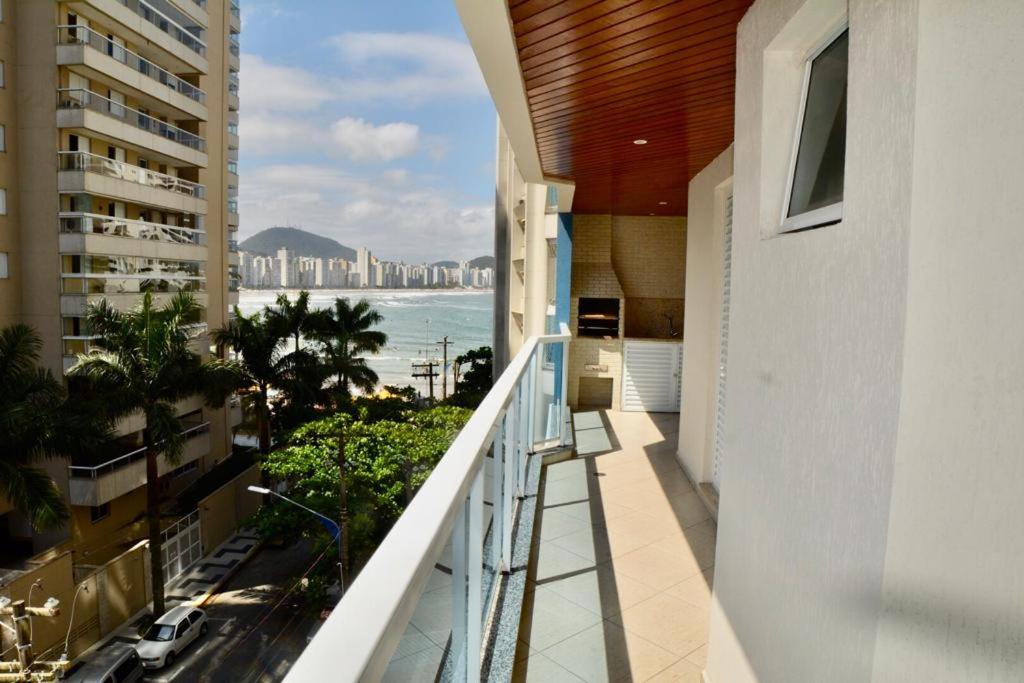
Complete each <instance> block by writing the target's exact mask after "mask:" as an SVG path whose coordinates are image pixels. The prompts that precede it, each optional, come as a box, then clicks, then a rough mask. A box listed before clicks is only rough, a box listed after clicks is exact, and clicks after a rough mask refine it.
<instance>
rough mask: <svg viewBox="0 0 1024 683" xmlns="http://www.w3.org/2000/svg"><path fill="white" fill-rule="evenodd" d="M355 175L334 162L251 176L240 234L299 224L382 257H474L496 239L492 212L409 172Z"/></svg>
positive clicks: (242, 200)
mask: <svg viewBox="0 0 1024 683" xmlns="http://www.w3.org/2000/svg"><path fill="white" fill-rule="evenodd" d="M394 179H395V175H394V173H393V172H392V171H385V172H383V173H382V174H381V175H380V177H355V176H352V175H349V174H346V173H344V172H341V171H339V170H337V169H335V168H332V167H329V166H319V165H308V164H281V165H272V166H265V167H262V168H258V169H255V170H254V171H252V172H250V173H248V174H246V176H245V182H244V183H242V184H241V187H240V188H239V191H240V195H239V205H240V210H241V214H242V215H241V220H242V226H243V233H244V235H243V236H247V235H251V234H253V233H255V232H257V231H259V230H262V229H264V228H268V227H271V226H274V225H295V226H298V227H301V228H303V229H305V230H309V231H311V232H315V233H317V234H320V235H325V236H327V237H332V238H334V239H336V240H338V241H339V242H341V243H342V244H346V245H348V246H350V247H360V246H367V247H369V248H370V249H372V250H373V251H374V252H375V253H377V254H379V255H380V257H381V258H385V259H393V260H400V259H401V260H406V261H409V262H421V261H436V260H439V259H443V258H472V257H475V256H479V255H481V254H489V253H491V252H492V251H493V248H494V245H493V242H494V210H493V208H492V207H490V206H473V205H461V204H460V202H459V201H457V200H456V199H453V198H452V197H450V196H448V195H446V194H445V193H444V192H442V191H438V190H436V189H435V188H432V187H426V186H416V185H415V182H414V181H415V179H414V178H410V177H409V176H408V174H406V173H402V174H400V176H399V180H400V181H401V184H400V185H398V186H396V183H395V182H391V181H393V180H394Z"/></svg>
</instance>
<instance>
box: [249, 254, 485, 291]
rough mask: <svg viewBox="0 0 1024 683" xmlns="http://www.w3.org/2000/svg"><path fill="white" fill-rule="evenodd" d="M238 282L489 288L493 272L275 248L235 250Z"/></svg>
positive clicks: (334, 286) (271, 285)
mask: <svg viewBox="0 0 1024 683" xmlns="http://www.w3.org/2000/svg"><path fill="white" fill-rule="evenodd" d="M442 260H447V259H442ZM239 279H240V284H241V286H242V287H245V288H249V289H321V288H322V289H428V288H429V289H435V288H472V289H490V288H492V287H493V286H494V269H493V268H491V267H486V268H477V267H471V266H470V262H469V260H467V259H463V260H461V261H458V262H457V265H456V266H454V267H445V266H439V265H435V264H432V263H418V264H417V263H406V262H404V261H385V260H382V259H378V258H377V257H375V256H374V255H373V252H372V251H371V250H370V249H368V248H367V247H359V248H358V249H357V250H356V260H355V261H351V260H348V259H344V258H340V257H336V258H330V257H320V256H299V255H296V254H294V253H293V252H292V251H291V250H290V249H287V248H281V249H278V250H277V253H276V254H274V255H268V254H260V253H255V252H249V251H244V250H242V251H240V252H239Z"/></svg>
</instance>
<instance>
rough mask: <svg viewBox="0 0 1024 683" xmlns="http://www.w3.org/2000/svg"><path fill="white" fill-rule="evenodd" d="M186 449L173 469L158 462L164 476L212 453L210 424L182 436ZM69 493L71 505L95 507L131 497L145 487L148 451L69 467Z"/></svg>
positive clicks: (201, 425)
mask: <svg viewBox="0 0 1024 683" xmlns="http://www.w3.org/2000/svg"><path fill="white" fill-rule="evenodd" d="M182 436H184V437H185V445H184V448H183V450H182V454H181V459H180V460H179V461H178V462H177V463H175V464H174V465H171V464H170V463H168V462H167V460H166V458H162V457H161V458H160V459H159V460H158V461H157V471H158V472H159V474H160V476H164V475H165V474H167V473H168V472H170V471H172V470H173V469H174V468H176V467H180V466H182V465H187V464H188V463H190V462H194V461H196V460H198V459H199V458H201V457H203V456H204V455H206V454H207V453H209V452H210V423H209V422H203V423H201V424H198V425H196V426H194V427H190V428H189V429H186V430H185V431H183V432H182ZM68 477H69V479H68V490H69V494H70V501H71V504H72V505H88V506H96V505H102V504H103V503H108V502H110V501H112V500H114V499H115V498H118V497H119V496H123V495H125V494H126V493H131V492H132V491H134V490H135V489H137V488H139V487H140V486H145V484H146V449H145V448H138V449H135V450H133V451H130V452H128V453H125V454H124V455H121V456H118V457H116V458H113V459H110V460H107V461H105V462H100V463H97V464H86V463H83V464H76V465H71V466H69V467H68Z"/></svg>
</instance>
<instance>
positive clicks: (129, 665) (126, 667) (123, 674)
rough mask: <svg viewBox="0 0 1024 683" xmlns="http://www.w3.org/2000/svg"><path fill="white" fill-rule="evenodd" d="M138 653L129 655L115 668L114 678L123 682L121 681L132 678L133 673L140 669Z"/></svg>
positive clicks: (119, 682)
mask: <svg viewBox="0 0 1024 683" xmlns="http://www.w3.org/2000/svg"><path fill="white" fill-rule="evenodd" d="M137 660H138V655H135V653H134V652H133V653H132V655H130V656H128V657H127V658H126V659H125V660H124V661H123V662H121V664H120V665H119V666H118V667H117V668H116V669H114V678H115V679H116V680H117V681H118V683H121V681H129V680H131V675H132V673H133V672H134V671H135V670H136V669H138V667H139V664H138V661H137Z"/></svg>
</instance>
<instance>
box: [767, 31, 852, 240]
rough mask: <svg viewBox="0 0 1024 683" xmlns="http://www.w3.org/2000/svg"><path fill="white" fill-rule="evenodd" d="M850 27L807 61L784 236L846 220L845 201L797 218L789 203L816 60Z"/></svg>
mask: <svg viewBox="0 0 1024 683" xmlns="http://www.w3.org/2000/svg"><path fill="white" fill-rule="evenodd" d="M849 28H850V22H849V21H843V22H842V23H840V24H839V25H838V26H837V27H836V28H834V29H833V30H831V31H829V32H828V33H827V34H825V37H824V38H822V40H821V41H820V42H819V43H817V44H816V45H815V46H814V48H813V49H812V50H811V51H810V52H809V53H808V54H807V57H806V58H805V59H804V83H803V87H802V88H801V91H800V109H799V110H798V111H797V114H796V130H795V131H794V133H793V149H792V151H791V152H790V155H789V173H788V175H787V176H786V196H785V198H784V200H783V202H782V225H781V227H780V228H779V232H780V233H785V232H793V231H795V230H806V229H807V228H817V227H821V226H823V225H829V224H832V223H838V222H840V221H842V220H843V202H841V201H840V202H836V203H835V204H830V205H829V206H823V207H821V208H819V209H814V210H812V211H805V212H804V213H800V214H797V215H795V216H790V215H789V202H790V200H791V199H792V195H793V176H794V174H795V173H796V157H797V155H798V154H799V153H800V139H801V138H802V137H803V134H804V110H805V109H806V108H807V90H808V88H809V87H810V84H811V67H812V66H813V65H814V60H815V59H817V58H818V55H820V54H821V53H822V52H824V51H825V49H826V48H827V47H829V46H830V45H831V44H832V43H834V42H835V41H836V38H838V37H839V36H841V35H842V34H843V31H846V30H849ZM847 83H849V62H847ZM844 185H845V180H844ZM843 189H844V192H843V194H844V196H845V187H844V188H843Z"/></svg>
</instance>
